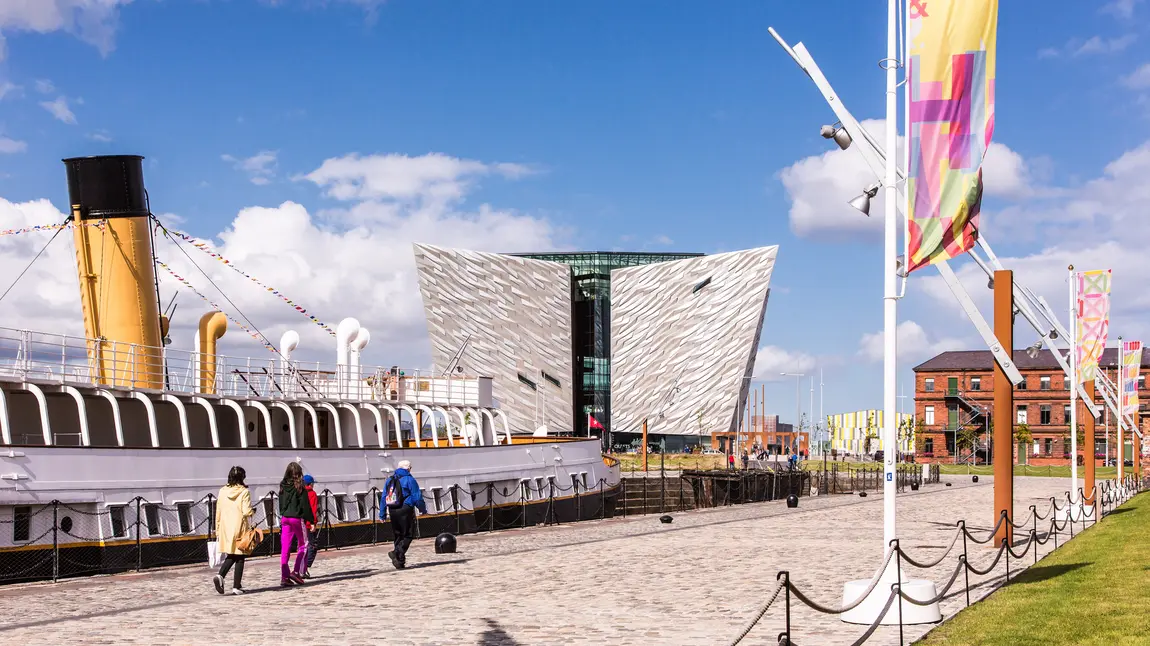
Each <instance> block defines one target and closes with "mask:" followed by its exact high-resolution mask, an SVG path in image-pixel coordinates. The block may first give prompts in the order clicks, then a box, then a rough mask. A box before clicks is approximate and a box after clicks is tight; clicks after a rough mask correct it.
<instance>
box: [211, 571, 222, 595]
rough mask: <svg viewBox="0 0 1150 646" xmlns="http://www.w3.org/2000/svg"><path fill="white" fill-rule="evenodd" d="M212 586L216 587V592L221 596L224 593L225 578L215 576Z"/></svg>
mask: <svg viewBox="0 0 1150 646" xmlns="http://www.w3.org/2000/svg"><path fill="white" fill-rule="evenodd" d="M212 585H214V586H216V592H219V593H220V594H223V593H224V577H222V576H220V575H218V574H217V575H215V576H214V577H212Z"/></svg>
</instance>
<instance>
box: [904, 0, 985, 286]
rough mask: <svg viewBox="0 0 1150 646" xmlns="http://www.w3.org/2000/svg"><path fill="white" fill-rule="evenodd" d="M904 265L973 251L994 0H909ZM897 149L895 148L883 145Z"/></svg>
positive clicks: (921, 264)
mask: <svg viewBox="0 0 1150 646" xmlns="http://www.w3.org/2000/svg"><path fill="white" fill-rule="evenodd" d="M907 14H908V15H907V21H906V29H907V36H906V42H907V48H908V52H907V54H908V56H909V61H908V67H907V78H908V81H909V83H908V88H907V104H908V105H907V115H908V125H909V129H908V131H907V133H906V134H907V136H908V138H909V139H910V165H909V168H908V169H907V200H908V204H907V212H906V216H907V238H906V244H907V254H906V256H907V258H909V259H910V261H909V262H908V267H907V271H915V270H916V269H921V268H923V267H926V266H928V265H932V264H934V263H937V262H940V261H943V260H949V259H951V258H954V257H956V256H959V255H961V254H963V253H966V252H968V251H970V250H971V249H972V248H973V247H974V244H975V241H976V240H977V239H978V214H979V209H980V208H981V204H982V161H983V157H984V156H985V155H986V151H987V148H989V147H990V140H991V137H992V135H993V134H994V77H995V57H996V48H997V42H996V41H997V32H998V0H930V2H925V1H924V0H910V1H909V2H908V3H907ZM888 152H889V153H890V154H894V153H893V151H888Z"/></svg>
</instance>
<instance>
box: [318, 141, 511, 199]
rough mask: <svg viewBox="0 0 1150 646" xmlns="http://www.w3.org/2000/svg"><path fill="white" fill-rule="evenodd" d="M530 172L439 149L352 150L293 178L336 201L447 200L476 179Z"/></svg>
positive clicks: (462, 190) (458, 194)
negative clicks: (377, 152)
mask: <svg viewBox="0 0 1150 646" xmlns="http://www.w3.org/2000/svg"><path fill="white" fill-rule="evenodd" d="M531 172H532V170H531V169H530V168H529V167H527V166H523V165H520V164H507V163H495V164H487V163H483V162H478V161H474V160H471V159H460V158H458V157H451V156H449V155H444V154H442V153H429V154H427V155H422V156H420V157H409V156H407V155H397V154H388V155H367V156H360V155H358V154H355V153H352V154H350V155H344V156H343V157H333V158H331V159H326V160H324V162H323V164H321V165H320V167H319V168H317V169H315V170H314V171H312V172H310V173H308V174H306V175H303V176H300V177H296V178H295V179H296V180H300V179H306V180H309V181H311V182H313V183H315V184H316V185H317V186H319V187H321V188H323V189H324V192H325V194H326V195H327V196H328V197H333V198H335V199H337V200H343V201H349V200H386V201H395V202H411V201H415V200H421V201H426V202H429V203H438V204H450V203H452V202H455V201H457V200H459V199H460V198H462V196H463V195H464V194H465V193H466V192H467V191H468V190H469V189H470V188H471V186H472V185H473V184H474V182H475V180H476V179H477V178H478V177H481V176H484V175H492V174H497V175H502V176H504V177H507V178H509V179H517V178H519V177H523V176H525V175H529V174H531Z"/></svg>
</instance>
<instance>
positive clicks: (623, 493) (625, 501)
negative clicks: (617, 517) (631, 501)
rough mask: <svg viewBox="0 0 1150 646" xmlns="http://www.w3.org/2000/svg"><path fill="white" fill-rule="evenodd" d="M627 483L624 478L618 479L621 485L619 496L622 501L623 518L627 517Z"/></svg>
mask: <svg viewBox="0 0 1150 646" xmlns="http://www.w3.org/2000/svg"><path fill="white" fill-rule="evenodd" d="M627 482H628V480H627V479H626V478H620V479H619V484H621V485H623V490H622V493H621V494H620V495H619V498H620V500H622V501H623V518H626V517H627Z"/></svg>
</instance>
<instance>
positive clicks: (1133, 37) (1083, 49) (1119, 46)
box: [1038, 34, 1138, 58]
mask: <svg viewBox="0 0 1150 646" xmlns="http://www.w3.org/2000/svg"><path fill="white" fill-rule="evenodd" d="M1137 40H1138V36H1137V34H1125V35H1123V36H1115V37H1114V38H1104V37H1102V36H1091V37H1090V38H1087V39H1086V40H1083V39H1081V38H1071V39H1070V40H1068V41H1066V44H1065V45H1063V46H1062V47H1045V48H1043V49H1041V50H1039V51H1038V57H1039V58H1059V57H1061V56H1071V57H1078V56H1089V55H1091V54H1117V53H1119V52H1122V51H1125V50H1126V49H1128V48H1129V47H1130V46H1131V45H1133V44H1134V43H1135V42H1136V41H1137Z"/></svg>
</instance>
